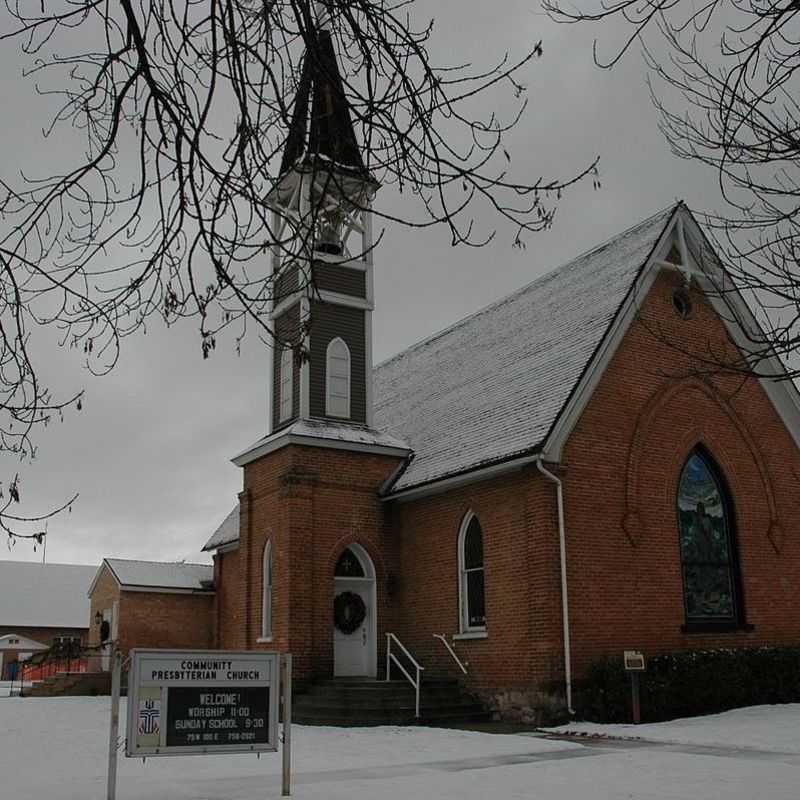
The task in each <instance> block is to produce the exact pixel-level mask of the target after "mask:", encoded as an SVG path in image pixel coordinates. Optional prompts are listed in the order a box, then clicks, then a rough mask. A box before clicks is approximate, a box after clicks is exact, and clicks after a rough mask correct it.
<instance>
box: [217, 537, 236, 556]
mask: <svg viewBox="0 0 800 800" xmlns="http://www.w3.org/2000/svg"><path fill="white" fill-rule="evenodd" d="M238 549H239V540H238V539H236V540H234V541H232V542H225V544H221V545H220V546H219V547H215V548H214V550H215V551H216V552H217V553H220V554H222V555H224V554H225V553H231V552H233V551H234V550H238Z"/></svg>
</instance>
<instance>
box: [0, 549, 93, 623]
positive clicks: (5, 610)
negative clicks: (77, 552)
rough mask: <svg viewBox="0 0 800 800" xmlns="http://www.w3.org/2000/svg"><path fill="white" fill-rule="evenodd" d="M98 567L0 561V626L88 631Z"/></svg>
mask: <svg viewBox="0 0 800 800" xmlns="http://www.w3.org/2000/svg"><path fill="white" fill-rule="evenodd" d="M96 571H97V567H96V566H87V565H84V564H38V563H35V562H30V561H3V560H0V626H11V625H14V626H25V627H31V628H88V627H89V598H88V597H87V594H86V592H87V590H88V588H89V584H90V583H91V582H92V579H93V578H94V575H95V572H96Z"/></svg>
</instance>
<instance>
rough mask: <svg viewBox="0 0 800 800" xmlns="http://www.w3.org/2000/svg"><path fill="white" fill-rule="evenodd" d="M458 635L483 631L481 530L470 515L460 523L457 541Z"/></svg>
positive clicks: (484, 603)
mask: <svg viewBox="0 0 800 800" xmlns="http://www.w3.org/2000/svg"><path fill="white" fill-rule="evenodd" d="M458 563H459V581H458V588H459V598H460V606H461V613H460V616H461V620H460V624H461V632H462V633H468V632H470V631H483V630H485V629H486V593H485V589H484V581H483V531H482V530H481V523H480V522H479V521H478V518H477V517H476V516H475V515H474V514H473V513H472V512H470V513H469V514H468V515H467V516H466V517H465V518H464V522H463V523H462V524H461V533H460V535H459V541H458Z"/></svg>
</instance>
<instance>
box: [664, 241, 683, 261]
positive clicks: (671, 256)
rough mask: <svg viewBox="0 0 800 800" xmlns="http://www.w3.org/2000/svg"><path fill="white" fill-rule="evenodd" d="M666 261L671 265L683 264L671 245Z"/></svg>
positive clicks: (678, 253) (677, 251) (678, 252)
mask: <svg viewBox="0 0 800 800" xmlns="http://www.w3.org/2000/svg"><path fill="white" fill-rule="evenodd" d="M667 261H669V262H671V263H672V264H683V261H681V254H680V251H679V250H678V248H677V247H675V245H672V249H671V250H670V251H669V253H667Z"/></svg>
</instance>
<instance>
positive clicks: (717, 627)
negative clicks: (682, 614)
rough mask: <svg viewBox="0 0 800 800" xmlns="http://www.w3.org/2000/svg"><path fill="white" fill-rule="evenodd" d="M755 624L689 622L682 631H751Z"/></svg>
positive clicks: (683, 626)
mask: <svg viewBox="0 0 800 800" xmlns="http://www.w3.org/2000/svg"><path fill="white" fill-rule="evenodd" d="M754 630H755V626H754V625H751V624H749V623H744V622H687V623H686V624H685V625H681V633H688V634H693V633H706V634H707V633H749V632H750V631H754Z"/></svg>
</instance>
